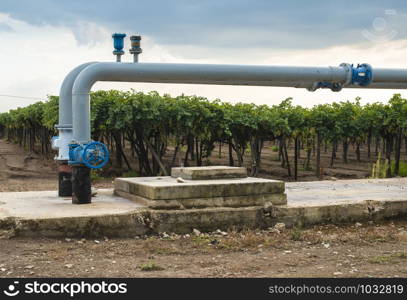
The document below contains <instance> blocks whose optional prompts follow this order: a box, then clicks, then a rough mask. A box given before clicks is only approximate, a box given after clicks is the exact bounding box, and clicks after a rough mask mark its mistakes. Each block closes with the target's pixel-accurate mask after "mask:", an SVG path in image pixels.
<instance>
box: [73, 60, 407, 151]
mask: <svg viewBox="0 0 407 300" xmlns="http://www.w3.org/2000/svg"><path fill="white" fill-rule="evenodd" d="M373 74H374V75H373V81H372V83H371V84H370V85H369V86H366V87H367V88H406V86H407V70H402V69H373ZM348 75H349V74H348V71H347V70H346V68H344V67H341V66H339V67H294V66H253V65H210V64H168V63H137V64H134V63H109V62H108V63H95V64H91V65H89V66H87V67H86V68H85V69H84V70H83V71H82V72H80V74H79V75H78V76H77V78H76V80H75V83H74V85H73V89H72V99H73V138H74V140H75V141H77V142H79V143H87V142H89V141H90V103H89V102H90V101H89V92H90V90H91V88H92V86H93V84H94V83H96V82H97V81H117V82H156V83H182V84H217V85H246V86H281V87H299V88H311V87H312V85H313V84H314V83H315V82H329V83H339V84H345V83H347V79H348V78H349V77H348ZM345 87H357V86H353V85H347V86H345ZM366 87H365V88H366Z"/></svg>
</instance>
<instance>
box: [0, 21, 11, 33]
mask: <svg viewBox="0 0 407 300" xmlns="http://www.w3.org/2000/svg"><path fill="white" fill-rule="evenodd" d="M2 31H3V32H12V31H14V30H13V28H11V27H10V26H9V25H7V24H5V23H0V32H2Z"/></svg>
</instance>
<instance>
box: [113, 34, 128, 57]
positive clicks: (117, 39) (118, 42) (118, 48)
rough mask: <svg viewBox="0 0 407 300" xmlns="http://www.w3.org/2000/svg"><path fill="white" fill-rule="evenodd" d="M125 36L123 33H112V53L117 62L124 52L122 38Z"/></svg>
mask: <svg viewBox="0 0 407 300" xmlns="http://www.w3.org/2000/svg"><path fill="white" fill-rule="evenodd" d="M125 37H126V34H125V33H113V34H112V38H113V47H114V50H113V54H114V55H116V57H117V59H116V61H117V62H120V61H121V56H122V55H123V54H124V51H123V48H124V38H125Z"/></svg>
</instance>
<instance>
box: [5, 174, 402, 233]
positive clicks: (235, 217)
mask: <svg viewBox="0 0 407 300" xmlns="http://www.w3.org/2000/svg"><path fill="white" fill-rule="evenodd" d="M286 193H287V196H288V203H287V205H280V206H275V205H271V206H270V205H265V206H250V207H239V208H233V207H213V208H203V209H183V210H174V209H173V210H155V209H150V208H148V207H147V206H145V205H142V204H139V203H136V202H134V201H132V200H128V199H124V198H121V197H118V196H115V195H113V191H112V190H100V191H99V192H98V195H97V196H96V197H95V198H93V200H92V201H93V203H92V204H86V205H72V204H71V203H70V199H61V198H58V197H57V193H56V191H50V192H20V193H0V229H2V230H9V231H12V232H14V234H15V235H17V236H18V235H20V236H52V237H55V236H134V235H142V234H154V233H159V232H164V231H165V232H177V233H189V232H191V231H192V229H193V228H197V229H200V230H201V231H209V230H210V231H211V230H216V229H218V228H219V229H223V230H226V229H228V228H231V227H235V228H243V227H249V228H250V227H260V228H264V227H269V226H273V225H274V224H275V223H277V222H284V223H286V225H287V226H294V225H295V226H302V225H310V224H316V223H340V222H356V221H367V220H382V219H391V218H400V217H406V216H407V178H394V179H377V180H346V181H342V180H338V181H318V182H304V183H287V184H286Z"/></svg>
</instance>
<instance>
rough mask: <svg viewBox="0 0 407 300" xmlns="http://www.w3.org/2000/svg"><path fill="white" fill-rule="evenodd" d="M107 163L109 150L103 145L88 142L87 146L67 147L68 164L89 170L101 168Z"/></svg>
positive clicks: (74, 145) (73, 145) (75, 145)
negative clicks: (83, 166)
mask: <svg viewBox="0 0 407 300" xmlns="http://www.w3.org/2000/svg"><path fill="white" fill-rule="evenodd" d="M108 161H109V150H107V147H106V145H105V144H103V143H100V142H90V143H89V144H84V145H79V144H70V145H69V164H70V165H85V166H87V167H88V168H90V169H100V168H103V167H104V166H105V165H106V164H107V162H108Z"/></svg>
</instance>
